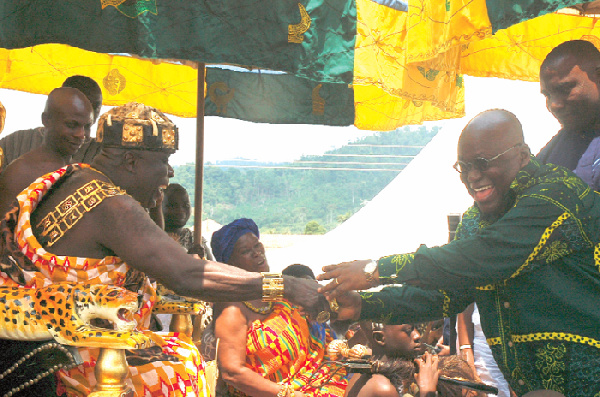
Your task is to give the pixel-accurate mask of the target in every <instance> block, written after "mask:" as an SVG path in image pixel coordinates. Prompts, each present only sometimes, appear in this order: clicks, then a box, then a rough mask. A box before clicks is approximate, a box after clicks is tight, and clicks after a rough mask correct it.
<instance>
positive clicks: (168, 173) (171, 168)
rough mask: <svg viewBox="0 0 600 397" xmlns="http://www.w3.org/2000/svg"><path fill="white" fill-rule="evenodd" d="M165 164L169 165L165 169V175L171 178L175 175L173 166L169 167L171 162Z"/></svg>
mask: <svg viewBox="0 0 600 397" xmlns="http://www.w3.org/2000/svg"><path fill="white" fill-rule="evenodd" d="M167 166H168V167H169V168H168V171H167V176H168V177H169V178H173V177H174V176H175V170H174V169H173V167H171V164H167Z"/></svg>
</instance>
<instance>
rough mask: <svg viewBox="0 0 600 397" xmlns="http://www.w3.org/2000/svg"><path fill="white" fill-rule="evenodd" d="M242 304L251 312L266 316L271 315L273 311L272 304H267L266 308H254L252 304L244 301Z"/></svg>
mask: <svg viewBox="0 0 600 397" xmlns="http://www.w3.org/2000/svg"><path fill="white" fill-rule="evenodd" d="M242 303H243V304H244V305H246V307H247V308H248V309H250V310H252V311H253V312H254V313H258V314H267V313H271V312H272V311H273V302H269V303H268V304H267V306H264V307H256V306H254V305H253V304H252V303H250V302H247V301H244V302H242Z"/></svg>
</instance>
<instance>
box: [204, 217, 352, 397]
mask: <svg viewBox="0 0 600 397" xmlns="http://www.w3.org/2000/svg"><path fill="white" fill-rule="evenodd" d="M211 246H212V250H213V254H214V256H215V258H217V260H219V261H222V262H225V263H228V264H230V265H233V266H237V267H240V268H242V269H245V270H247V271H252V272H268V271H269V264H268V263H267V259H266V257H265V249H264V246H263V245H262V243H261V242H260V241H259V232H258V227H257V226H256V224H255V223H254V222H253V221H252V220H251V219H238V220H236V221H234V222H232V223H230V224H229V225H226V226H224V227H223V228H222V229H220V230H219V231H217V232H215V233H214V234H213V237H212V241H211ZM214 313H215V319H216V320H215V330H214V332H215V336H216V338H217V339H218V340H219V342H218V348H217V362H218V365H219V369H220V371H221V376H222V379H223V380H224V382H225V383H226V386H223V388H226V390H223V391H222V392H223V393H224V394H223V395H229V396H257V397H281V396H290V397H291V396H293V397H304V396H316V397H329V396H332V397H335V396H340V397H341V396H343V395H344V390H345V388H346V385H347V382H346V380H345V378H344V377H345V374H346V373H345V371H344V370H342V369H340V368H333V367H331V366H329V365H323V364H324V363H325V361H326V360H327V356H326V344H327V343H328V342H330V341H331V340H332V338H331V336H330V334H329V333H328V332H322V333H319V332H315V331H314V329H323V328H322V327H311V326H310V323H309V321H307V320H306V317H304V316H303V315H302V314H301V312H300V310H299V309H298V308H296V307H294V306H292V305H291V304H290V303H289V302H287V301H282V302H276V303H263V302H262V301H260V300H256V301H250V302H242V303H220V304H215V307H214ZM311 330H312V332H311Z"/></svg>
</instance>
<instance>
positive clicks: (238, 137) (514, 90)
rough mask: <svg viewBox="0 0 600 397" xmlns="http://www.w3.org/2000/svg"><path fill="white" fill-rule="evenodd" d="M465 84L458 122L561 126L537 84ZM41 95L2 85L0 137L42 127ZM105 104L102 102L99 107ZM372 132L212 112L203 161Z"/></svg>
mask: <svg viewBox="0 0 600 397" xmlns="http://www.w3.org/2000/svg"><path fill="white" fill-rule="evenodd" d="M465 86H466V110H467V116H466V117H464V118H463V120H460V121H458V122H459V123H460V122H462V123H463V124H466V123H467V121H468V120H469V119H471V118H472V117H473V116H475V115H476V114H477V113H479V112H480V111H482V110H485V109H489V108H496V107H497V108H507V109H510V110H511V111H513V112H514V113H515V114H516V115H517V117H519V119H520V120H521V122H522V123H523V126H524V129H525V130H528V129H539V128H544V129H551V130H552V131H558V129H559V125H558V123H557V122H556V120H555V119H554V118H553V117H552V116H551V115H550V113H549V112H548V111H547V110H546V108H545V102H544V97H543V96H542V95H541V94H540V92H539V91H540V90H539V83H535V82H533V83H532V82H520V81H511V80H503V79H496V78H472V77H469V76H467V77H466V79H465ZM45 100H46V96H45V95H36V94H28V93H23V92H18V91H12V90H5V89H0V102H2V103H3V104H4V106H5V107H6V109H7V117H6V125H5V128H4V132H3V133H2V134H1V135H0V138H1V137H2V136H3V135H6V134H8V133H10V132H13V131H16V130H19V129H26V128H33V127H37V126H40V125H41V113H42V111H43V108H44V104H45ZM108 109H109V108H108V107H104V108H103V112H104V111H106V110H108ZM172 120H173V122H175V124H176V125H177V126H178V127H179V130H180V133H181V134H180V145H179V146H180V149H179V151H178V152H177V153H175V154H174V155H173V156H171V159H170V162H171V164H172V165H181V164H187V163H193V162H194V160H195V130H196V121H195V119H184V118H179V117H172ZM452 122H453V123H455V122H457V120H453V121H452ZM426 125H439V126H442V128H443V126H444V122H443V121H442V122H435V123H427V124H426ZM442 132H443V129H442ZM371 134H373V132H372V131H363V130H359V129H357V128H356V127H354V126H350V127H330V126H319V125H305V124H298V125H281V124H264V123H251V122H245V121H240V120H235V119H227V118H221V117H214V116H211V117H206V118H205V152H204V155H205V162H212V163H214V162H216V161H219V160H231V159H235V158H245V159H252V160H260V161H265V162H286V161H289V162H291V161H293V160H297V159H299V158H300V157H301V156H302V155H319V154H323V153H324V152H326V151H328V150H331V149H335V148H339V147H341V146H343V145H345V144H347V143H348V142H350V141H353V140H355V139H358V138H360V137H364V136H368V135H371ZM92 135H95V126H94V127H93V128H92ZM534 138H535V136H534ZM544 139H547V138H544ZM528 143H529V144H530V146H531V147H532V151H533V152H534V153H536V152H537V150H539V148H540V147H542V146H543V144H544V143H545V141H544V142H541V141H540V142H538V141H535V139H533V141H530V142H528Z"/></svg>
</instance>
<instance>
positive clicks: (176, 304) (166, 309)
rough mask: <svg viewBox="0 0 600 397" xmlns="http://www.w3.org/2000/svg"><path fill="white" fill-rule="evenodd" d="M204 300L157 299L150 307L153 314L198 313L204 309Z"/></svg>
mask: <svg viewBox="0 0 600 397" xmlns="http://www.w3.org/2000/svg"><path fill="white" fill-rule="evenodd" d="M206 305H207V304H206V303H205V302H190V301H176V300H168V299H164V298H162V299H159V300H158V301H157V302H156V305H155V306H154V307H153V308H152V313H154V314H200V313H202V312H204V310H205V309H206Z"/></svg>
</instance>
